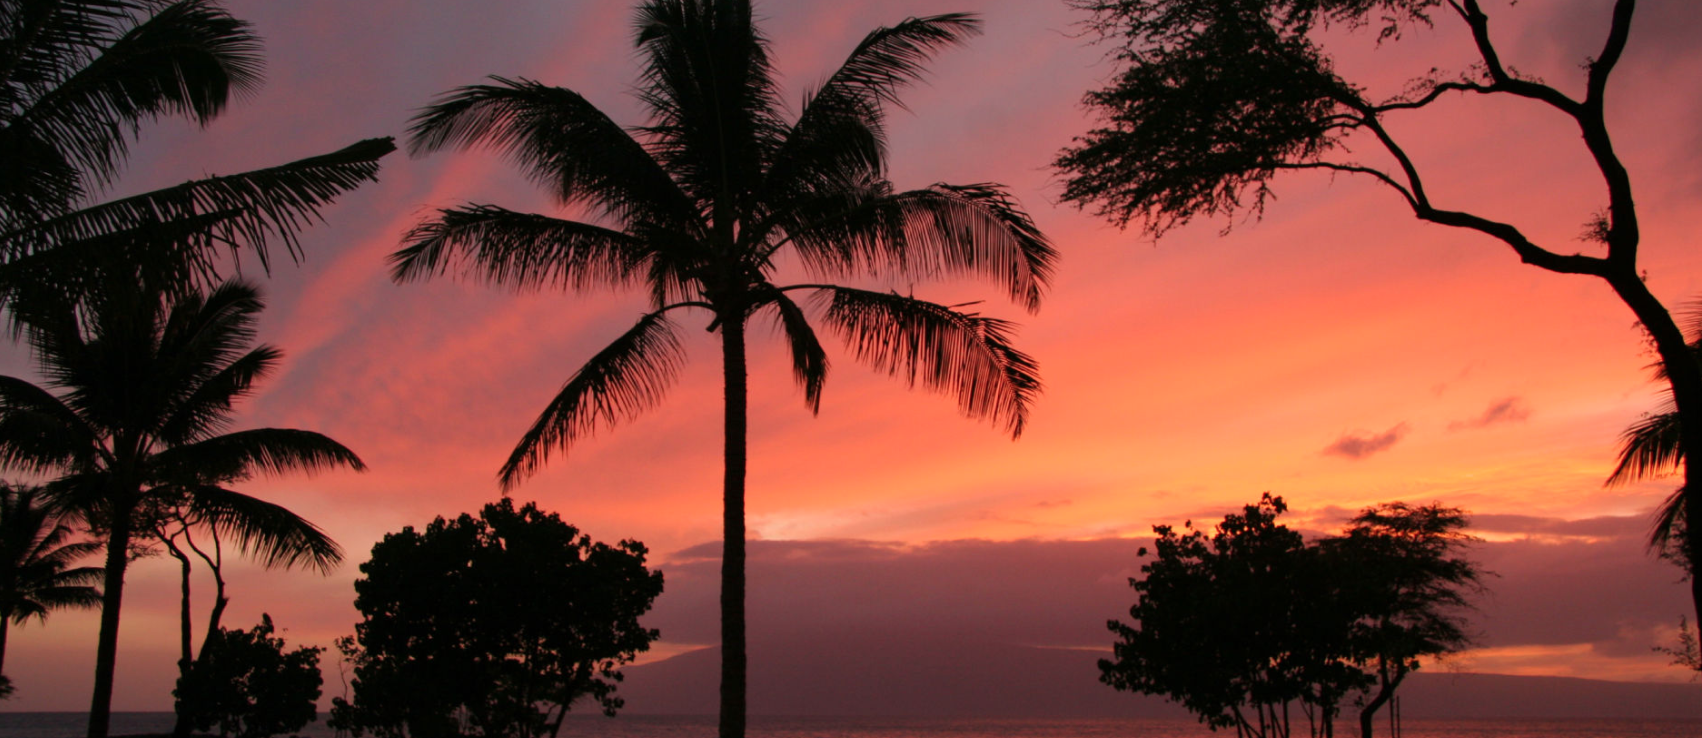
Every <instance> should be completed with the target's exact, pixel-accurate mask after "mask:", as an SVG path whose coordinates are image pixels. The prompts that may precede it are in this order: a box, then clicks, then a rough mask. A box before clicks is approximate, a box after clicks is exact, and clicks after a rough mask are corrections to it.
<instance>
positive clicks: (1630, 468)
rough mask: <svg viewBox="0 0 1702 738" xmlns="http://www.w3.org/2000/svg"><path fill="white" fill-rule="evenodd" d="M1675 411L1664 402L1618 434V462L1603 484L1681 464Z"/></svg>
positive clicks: (1665, 471)
mask: <svg viewBox="0 0 1702 738" xmlns="http://www.w3.org/2000/svg"><path fill="white" fill-rule="evenodd" d="M1679 432H1680V426H1679V420H1678V410H1676V409H1675V408H1673V407H1672V400H1671V399H1668V400H1667V401H1666V402H1664V403H1663V404H1662V405H1661V407H1660V408H1657V409H1656V410H1655V412H1652V413H1649V414H1647V415H1644V416H1643V418H1642V419H1641V420H1638V421H1637V422H1635V423H1632V424H1631V426H1630V427H1628V428H1626V429H1625V430H1624V431H1623V432H1621V433H1620V434H1619V459H1618V461H1617V463H1615V464H1614V467H1613V473H1612V474H1609V475H1608V478H1607V485H1608V486H1617V485H1621V484H1627V483H1630V482H1635V481H1637V480H1640V479H1649V478H1652V477H1657V476H1660V475H1663V474H1668V473H1671V472H1672V471H1673V470H1675V469H1677V468H1678V465H1679V464H1681V463H1683V461H1684V448H1683V446H1682V445H1680V443H1679Z"/></svg>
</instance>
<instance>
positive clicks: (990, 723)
mask: <svg viewBox="0 0 1702 738" xmlns="http://www.w3.org/2000/svg"><path fill="white" fill-rule="evenodd" d="M84 726H85V724H84V722H83V714H82V713H74V712H12V713H0V738H77V737H78V736H81V735H82V734H83V730H84ZM170 730H171V714H170V713H161V712H125V713H114V714H113V716H112V734H113V735H124V734H130V733H162V732H170ZM1304 730H1305V725H1304V724H1299V725H1296V726H1295V734H1296V735H1303V734H1304V733H1303V732H1302V731H1304ZM1357 732H1358V730H1357V728H1356V727H1355V726H1348V725H1344V726H1340V734H1341V735H1344V736H1345V735H1353V734H1355V733H1357ZM1387 734H1388V733H1387V732H1386V731H1385V732H1382V733H1380V735H1387ZM302 735H303V736H306V737H309V738H332V736H333V735H334V733H333V732H332V731H330V730H328V729H326V728H325V727H324V726H323V725H317V724H316V725H313V726H309V729H308V730H307V731H304V732H303V734H302ZM561 735H562V738H582V737H585V736H600V737H601V738H703V737H705V736H713V735H715V718H714V717H713V716H707V715H706V716H690V717H673V716H656V715H624V716H621V717H618V718H614V719H609V718H605V717H601V716H598V715H580V716H574V717H570V718H568V721H567V723H566V724H564V725H563V726H562V730H561ZM749 735H750V736H751V737H752V738H1205V737H1206V736H1216V738H1222V737H1223V736H1233V735H1234V733H1233V732H1228V733H1216V734H1214V733H1212V732H1210V731H1208V730H1206V729H1204V728H1202V727H1200V726H1199V725H1198V724H1197V723H1194V722H1191V721H1188V720H1152V719H1130V720H1122V719H1105V720H1098V719H1088V720H1033V719H1024V720H993V719H987V720H962V719H950V720H947V719H932V718H817V717H811V718H787V717H753V718H751V725H750V731H749ZM1401 735H1402V736H1403V737H1404V738H1454V737H1459V738H1490V737H1491V736H1494V737H1495V738H1546V737H1548V736H1558V737H1559V738H1695V737H1696V736H1702V721H1698V720H1408V721H1407V723H1406V725H1405V726H1404V730H1403V731H1402V732H1401Z"/></svg>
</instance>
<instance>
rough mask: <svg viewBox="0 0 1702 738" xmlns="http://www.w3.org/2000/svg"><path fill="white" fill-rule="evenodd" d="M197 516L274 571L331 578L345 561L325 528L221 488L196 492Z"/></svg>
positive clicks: (194, 493)
mask: <svg viewBox="0 0 1702 738" xmlns="http://www.w3.org/2000/svg"><path fill="white" fill-rule="evenodd" d="M191 495H192V499H193V502H192V503H191V506H192V509H193V510H194V512H195V514H196V517H197V518H199V519H200V520H201V521H202V522H203V524H204V525H207V526H210V527H212V528H213V529H214V533H215V535H230V536H232V537H233V538H234V539H235V540H236V543H237V545H238V546H240V547H241V548H242V551H243V552H244V553H246V554H248V555H250V556H253V557H254V558H256V559H258V560H259V561H260V562H261V563H262V564H264V565H266V566H268V567H283V568H293V567H296V566H307V567H310V568H312V569H314V570H316V571H318V572H320V573H321V574H329V573H331V571H332V570H333V569H335V568H336V566H337V564H338V563H340V562H342V560H343V552H342V549H341V548H339V547H338V546H337V543H336V542H335V541H332V540H331V538H330V536H327V535H325V531H323V530H320V528H319V526H316V525H314V524H313V523H310V522H308V521H307V520H305V519H303V518H302V517H301V516H299V515H296V514H295V513H293V512H291V511H289V510H288V509H286V508H284V507H282V506H280V505H276V504H273V503H270V502H267V501H265V500H261V499H259V498H255V497H250V496H248V495H245V494H242V493H240V492H235V491H232V490H229V489H225V488H223V487H218V486H215V485H202V486H198V487H195V488H194V489H193V490H192V493H191Z"/></svg>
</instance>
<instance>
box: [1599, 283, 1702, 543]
mask: <svg viewBox="0 0 1702 738" xmlns="http://www.w3.org/2000/svg"><path fill="white" fill-rule="evenodd" d="M1687 318H1688V323H1687V325H1686V326H1685V333H1687V334H1689V341H1690V351H1691V352H1692V353H1702V305H1692V306H1691V308H1690V310H1689V311H1688V315H1687ZM1651 368H1652V369H1654V371H1655V379H1656V380H1657V381H1663V380H1667V379H1668V377H1667V374H1666V366H1665V365H1663V364H1661V363H1659V362H1657V363H1655V364H1654V365H1653V366H1652V367H1651ZM1666 395H1667V396H1666V399H1665V400H1663V401H1662V402H1661V404H1660V405H1659V406H1658V407H1656V408H1655V410H1654V411H1653V412H1650V413H1646V414H1644V416H1643V417H1642V418H1641V419H1639V420H1638V421H1637V422H1635V423H1632V424H1631V426H1630V427H1628V428H1626V429H1625V430H1624V431H1623V432H1622V433H1620V435H1619V459H1618V462H1617V463H1616V464H1615V465H1614V468H1613V473H1612V474H1610V475H1608V478H1607V486H1609V487H1613V486H1617V485H1621V484H1628V483H1630V482H1635V481H1639V480H1643V479H1653V478H1656V477H1661V476H1665V475H1667V474H1671V473H1673V472H1674V471H1677V470H1678V469H1680V468H1681V467H1683V466H1684V464H1685V455H1684V445H1683V441H1682V438H1683V424H1682V423H1681V422H1680V420H1679V413H1678V408H1677V407H1675V406H1674V404H1673V401H1672V393H1671V392H1670V391H1668V392H1667V393H1666ZM1649 548H1650V550H1652V551H1654V552H1656V553H1657V554H1658V555H1660V556H1661V557H1662V558H1665V559H1668V560H1670V561H1672V562H1673V563H1674V564H1677V565H1678V566H1679V568H1681V569H1684V573H1685V575H1686V576H1694V575H1695V573H1696V560H1695V559H1694V558H1692V557H1691V555H1690V552H1691V551H1692V549H1691V547H1690V543H1689V520H1688V516H1687V514H1686V513H1685V492H1684V488H1683V487H1680V488H1679V489H1678V490H1677V491H1675V492H1673V493H1672V494H1671V495H1670V496H1668V497H1667V499H1666V500H1665V501H1664V502H1662V503H1661V505H1660V507H1658V508H1656V509H1655V524H1654V525H1653V526H1651V528H1650V531H1649Z"/></svg>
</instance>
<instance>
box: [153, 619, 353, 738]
mask: <svg viewBox="0 0 1702 738" xmlns="http://www.w3.org/2000/svg"><path fill="white" fill-rule="evenodd" d="M322 651H324V649H322V648H314V647H301V648H297V649H295V650H293V651H288V652H286V651H285V650H284V639H282V638H279V637H276V636H274V635H273V626H272V617H271V616H270V615H265V614H262V615H261V616H260V624H259V625H256V626H254V628H253V629H252V630H225V629H224V628H219V629H217V630H216V631H214V632H213V634H212V635H210V636H209V637H208V640H207V641H206V643H204V644H202V646H201V652H202V654H203V658H201V659H199V660H197V661H196V662H195V664H194V666H193V668H191V669H189V670H188V672H187V673H185V674H184V675H183V677H182V678H180V679H178V682H177V689H175V690H173V691H172V694H173V695H175V696H176V697H177V702H178V705H179V707H178V710H179V713H180V714H184V715H187V719H188V722H189V724H190V725H191V726H192V727H193V728H194V729H195V730H202V731H205V730H207V729H209V728H212V727H215V726H217V727H218V729H219V735H221V736H227V737H228V736H235V738H266V737H267V736H274V735H282V734H284V733H294V732H295V731H298V730H301V729H302V728H304V727H306V726H307V724H308V723H311V722H313V721H314V719H315V718H317V717H318V716H319V713H318V710H317V709H316V706H315V703H316V701H317V700H318V699H319V686H320V684H321V683H322V682H323V681H324V677H323V676H322V675H321V674H320V673H319V654H320V652H322Z"/></svg>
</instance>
